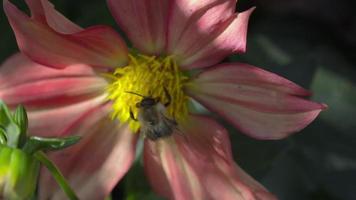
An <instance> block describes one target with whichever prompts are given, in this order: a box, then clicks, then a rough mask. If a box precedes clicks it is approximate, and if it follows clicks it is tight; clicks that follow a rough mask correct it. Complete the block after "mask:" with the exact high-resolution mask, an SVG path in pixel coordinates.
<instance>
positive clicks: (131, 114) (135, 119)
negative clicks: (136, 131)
mask: <svg viewBox="0 0 356 200" xmlns="http://www.w3.org/2000/svg"><path fill="white" fill-rule="evenodd" d="M130 117H131V119H133V120H134V121H138V120H137V118H135V115H134V114H133V112H132V110H131V108H130Z"/></svg>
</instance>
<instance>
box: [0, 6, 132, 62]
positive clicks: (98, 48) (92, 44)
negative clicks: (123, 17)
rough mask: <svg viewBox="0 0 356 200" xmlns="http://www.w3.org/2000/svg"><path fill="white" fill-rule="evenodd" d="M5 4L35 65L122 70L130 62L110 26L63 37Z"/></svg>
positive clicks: (13, 25)
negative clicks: (75, 65)
mask: <svg viewBox="0 0 356 200" xmlns="http://www.w3.org/2000/svg"><path fill="white" fill-rule="evenodd" d="M3 2H4V3H3V4H4V9H5V13H6V15H7V17H8V19H9V22H10V25H11V26H12V28H13V30H14V32H15V36H16V39H17V43H18V45H19V48H20V49H21V51H22V52H23V53H24V54H26V55H27V56H29V57H30V58H31V59H32V60H33V61H35V62H38V63H41V64H44V65H47V66H51V67H54V68H64V67H66V66H68V65H73V64H82V63H83V64H88V65H91V66H97V67H105V68H106V67H119V66H123V65H125V64H126V62H127V58H128V54H127V48H126V46H125V44H124V42H123V41H122V39H121V38H120V36H119V35H118V34H117V33H116V32H115V31H114V30H113V29H111V28H110V27H107V26H95V27H90V28H88V29H85V30H83V31H80V32H76V33H73V34H62V33H59V32H56V31H55V30H53V29H52V28H51V27H49V26H48V25H47V24H44V23H43V22H41V21H36V19H35V18H34V19H31V18H29V17H28V16H27V15H25V14H24V13H23V12H21V11H20V10H18V9H17V8H16V7H15V6H14V5H13V4H12V3H10V2H9V1H8V0H4V1H3Z"/></svg>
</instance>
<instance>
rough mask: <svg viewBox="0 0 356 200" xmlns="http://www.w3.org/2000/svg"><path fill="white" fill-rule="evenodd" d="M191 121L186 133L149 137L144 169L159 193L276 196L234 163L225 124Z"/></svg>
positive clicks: (247, 199) (248, 199)
mask: <svg viewBox="0 0 356 200" xmlns="http://www.w3.org/2000/svg"><path fill="white" fill-rule="evenodd" d="M188 123H189V124H185V125H183V126H184V128H183V131H182V132H183V133H178V132H175V133H174V135H173V137H170V138H167V139H161V140H159V141H157V142H152V141H149V140H146V143H145V149H144V161H145V169H146V172H147V175H148V177H149V179H150V181H151V183H152V187H154V189H155V191H156V192H158V193H159V194H160V195H162V196H164V197H166V198H169V199H241V200H257V199H261V200H262V199H263V200H270V199H276V198H275V197H274V196H273V195H272V194H270V193H269V192H268V191H267V190H266V189H265V188H264V187H263V186H262V185H260V184H259V183H257V182H256V181H255V180H253V179H252V178H251V177H250V176H249V175H247V174H246V173H245V172H244V171H243V170H242V169H240V168H239V167H238V166H237V165H236V164H235V163H234V161H233V159H232V156H231V150H230V148H231V147H230V142H229V138H228V136H227V133H226V130H225V129H224V128H223V127H221V126H220V125H218V124H217V123H216V122H215V121H213V120H210V119H208V118H204V117H201V116H192V117H191V119H190V121H189V122H188ZM179 134H181V135H179Z"/></svg>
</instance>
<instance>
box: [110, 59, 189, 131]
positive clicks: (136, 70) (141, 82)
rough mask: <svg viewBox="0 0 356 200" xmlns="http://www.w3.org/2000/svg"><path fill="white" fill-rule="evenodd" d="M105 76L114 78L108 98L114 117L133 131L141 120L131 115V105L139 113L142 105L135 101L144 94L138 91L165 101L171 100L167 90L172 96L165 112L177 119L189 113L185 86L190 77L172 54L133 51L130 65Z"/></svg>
mask: <svg viewBox="0 0 356 200" xmlns="http://www.w3.org/2000/svg"><path fill="white" fill-rule="evenodd" d="M106 77H110V79H111V83H110V84H109V85H108V87H107V89H106V90H107V93H108V97H107V98H108V99H109V100H111V101H112V108H113V111H112V114H111V117H112V119H113V120H115V119H118V120H119V121H120V122H123V123H128V124H129V126H130V128H131V130H132V131H134V132H137V130H138V129H139V128H140V123H139V122H137V121H135V120H133V119H131V117H130V109H131V110H132V112H133V114H134V116H137V114H138V109H139V108H137V107H136V103H138V102H140V101H141V100H142V98H143V97H141V96H139V95H142V96H145V97H152V98H157V99H159V101H160V103H162V104H165V103H166V102H168V101H169V99H168V98H169V97H167V94H166V93H167V92H168V94H169V96H170V98H171V100H170V104H169V105H168V106H167V108H166V113H165V114H166V115H167V116H168V117H171V118H172V119H175V120H176V121H177V122H178V123H179V122H181V121H183V120H184V119H186V117H187V115H188V106H187V102H188V97H187V96H186V95H185V93H184V90H183V87H184V84H185V83H186V82H187V80H188V78H187V76H186V75H184V73H183V72H182V71H181V70H180V69H179V67H178V65H177V63H176V61H175V60H174V58H173V57H172V56H167V57H156V56H146V55H141V54H138V55H132V54H131V55H130V56H129V64H128V65H127V66H125V67H120V68H117V69H116V70H115V71H114V72H113V73H112V74H106ZM165 90H166V91H167V92H165ZM133 93H136V94H139V95H135V94H133Z"/></svg>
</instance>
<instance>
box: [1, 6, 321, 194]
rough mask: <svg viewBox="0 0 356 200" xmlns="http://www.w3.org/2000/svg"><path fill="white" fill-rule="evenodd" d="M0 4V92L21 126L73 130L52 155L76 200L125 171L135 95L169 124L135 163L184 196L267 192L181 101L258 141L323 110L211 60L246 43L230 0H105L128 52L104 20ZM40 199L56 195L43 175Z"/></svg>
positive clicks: (221, 137)
mask: <svg viewBox="0 0 356 200" xmlns="http://www.w3.org/2000/svg"><path fill="white" fill-rule="evenodd" d="M3 2H4V9H5V13H6V15H7V17H8V19H9V21H10V24H11V26H12V28H13V30H14V32H15V35H16V39H17V42H18V46H19V48H20V50H21V52H22V53H23V54H17V55H14V56H13V57H11V58H10V59H9V60H8V61H6V62H5V63H4V64H3V66H2V67H1V69H0V87H1V88H0V98H1V99H3V100H4V101H5V102H7V103H8V104H10V105H16V104H19V103H21V104H24V105H25V106H26V107H27V108H28V110H29V117H30V120H31V122H33V123H32V124H31V125H30V127H29V128H30V132H31V133H36V134H38V135H45V136H47V137H48V136H50V135H49V134H52V133H54V134H53V135H51V136H64V135H69V134H78V135H81V136H83V139H82V140H81V142H80V143H79V144H77V145H76V146H74V147H72V148H70V149H68V150H67V151H65V152H60V153H58V154H53V159H54V160H56V162H57V164H58V166H59V167H60V169H61V171H62V172H63V173H64V175H65V176H66V177H67V178H68V180H69V182H70V183H71V185H72V187H73V188H75V190H76V192H77V193H78V195H79V197H80V199H103V198H104V197H106V196H107V195H108V194H109V193H110V191H111V190H112V188H113V187H114V186H115V184H116V183H117V182H118V181H119V180H120V179H121V178H122V177H123V175H124V174H125V173H126V172H127V170H128V169H129V168H130V166H131V164H132V162H133V160H134V157H135V150H136V144H137V139H138V134H135V133H137V132H139V130H140V126H141V125H142V123H140V122H137V121H135V120H133V119H132V118H134V117H135V116H137V115H139V113H140V111H141V110H140V108H137V107H136V106H135V105H136V103H138V102H140V101H141V100H142V97H140V96H139V95H143V96H151V97H154V98H156V99H158V98H159V105H163V103H164V102H167V101H168V100H169V99H171V103H170V105H168V106H167V107H166V108H163V109H162V110H161V112H162V113H161V114H162V115H165V116H167V117H168V118H170V119H174V120H175V121H176V122H177V127H174V132H173V133H172V134H171V135H169V136H167V137H162V138H159V139H157V140H155V141H153V140H150V139H145V141H144V153H143V159H144V166H145V171H146V174H147V176H148V178H149V181H150V182H151V184H152V187H153V189H154V190H155V191H156V192H157V193H158V194H160V195H161V196H164V197H167V198H169V199H184V200H185V199H246V200H247V199H275V197H274V196H273V195H272V194H271V193H269V192H268V191H267V190H266V189H265V188H264V187H263V186H262V185H260V184H259V183H257V182H256V181H255V180H253V179H252V178H251V177H250V176H249V175H247V174H246V173H245V172H244V171H243V170H242V169H241V168H239V167H238V166H237V165H236V164H235V162H234V160H233V158H232V155H231V149H230V142H229V139H228V134H227V131H226V130H225V129H224V128H223V127H222V126H220V125H219V124H218V123H217V122H215V121H214V120H212V119H210V118H208V117H205V116H202V115H197V114H192V113H191V112H190V111H189V109H188V102H189V101H191V100H192V99H194V100H196V101H198V102H200V103H201V104H202V105H204V106H205V107H207V108H209V109H210V110H211V111H214V112H217V113H219V114H220V115H221V116H222V117H224V118H226V119H227V120H228V121H229V122H231V123H232V124H233V125H235V126H236V127H237V128H238V129H240V130H241V131H242V132H244V133H245V134H247V135H249V136H251V137H254V138H257V139H281V138H284V137H287V136H288V135H290V134H292V133H294V132H297V131H299V130H301V129H302V128H304V127H305V126H307V125H308V124H309V123H310V122H311V121H313V120H314V119H315V117H316V116H317V115H318V114H319V112H320V111H321V110H323V109H324V108H325V107H326V106H325V105H324V104H319V103H314V102H311V101H308V100H305V99H303V98H302V97H303V96H307V95H309V92H308V91H306V90H305V89H303V88H301V87H300V86H298V85H296V84H294V83H292V82H291V81H288V80H286V79H284V78H282V77H279V76H277V75H275V74H273V73H270V72H267V71H264V70H262V69H259V68H257V67H254V66H251V65H248V64H242V63H223V64H218V63H219V62H220V61H221V60H222V59H224V58H225V57H227V56H228V55H231V54H233V53H242V52H244V51H245V48H246V32H247V24H248V19H249V16H250V14H251V12H252V11H253V9H250V10H247V11H245V12H241V13H235V3H236V0H199V1H192V0H131V1H127V0H108V1H107V3H108V5H109V8H110V10H111V12H112V14H113V16H114V17H115V19H116V21H117V22H118V24H119V25H120V27H121V28H122V29H123V30H124V31H125V33H126V35H127V37H128V38H129V39H130V41H131V42H132V44H133V47H134V49H130V50H128V48H127V46H126V45H125V43H124V41H123V40H122V39H121V37H120V36H119V35H118V34H117V33H116V32H115V31H114V30H113V29H112V28H110V27H107V26H94V27H90V28H87V29H83V28H81V27H79V26H78V25H76V24H74V23H72V22H70V21H69V20H68V19H66V18H65V17H64V16H63V15H61V14H60V13H59V12H57V11H56V10H55V9H54V7H53V5H52V4H51V3H50V2H48V1H47V0H26V2H27V4H28V6H29V8H30V11H31V17H29V16H27V15H26V14H25V13H23V12H22V11H20V10H18V9H17V8H16V7H15V6H14V5H13V4H11V3H10V2H9V1H8V0H4V1H3ZM24 55H26V56H27V57H25V56H24ZM192 69H199V70H200V73H198V74H197V75H194V76H193V75H190V74H191V73H189V72H190V70H192ZM132 93H136V94H139V95H134V94H132ZM167 93H168V94H169V97H170V98H169V97H168V95H167ZM130 111H131V113H132V114H131V113H130ZM163 112H164V113H163ZM141 122H142V121H141ZM144 128H145V127H143V128H141V129H144ZM146 128H147V127H146ZM40 197H41V198H42V199H48V198H52V199H63V198H64V197H63V194H62V193H61V191H60V190H59V189H58V188H57V187H56V185H55V184H52V181H51V180H50V177H49V176H48V174H46V173H45V174H44V176H42V178H41V190H40Z"/></svg>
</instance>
